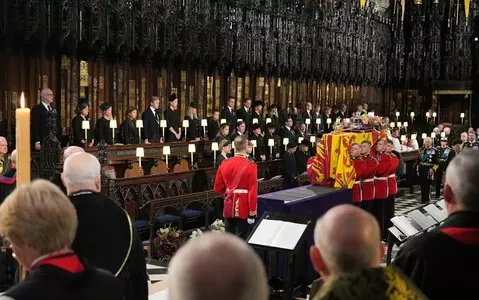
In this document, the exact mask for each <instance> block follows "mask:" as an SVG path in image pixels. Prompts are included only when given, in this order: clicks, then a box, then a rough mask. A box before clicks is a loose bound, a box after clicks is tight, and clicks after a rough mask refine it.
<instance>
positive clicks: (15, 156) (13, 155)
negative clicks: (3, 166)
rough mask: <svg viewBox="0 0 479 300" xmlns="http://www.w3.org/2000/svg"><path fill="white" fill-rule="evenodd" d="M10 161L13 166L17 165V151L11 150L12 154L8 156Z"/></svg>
mask: <svg viewBox="0 0 479 300" xmlns="http://www.w3.org/2000/svg"><path fill="white" fill-rule="evenodd" d="M10 160H11V161H12V163H13V164H15V165H16V164H17V149H15V150H13V151H12V154H10Z"/></svg>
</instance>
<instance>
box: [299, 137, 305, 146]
mask: <svg viewBox="0 0 479 300" xmlns="http://www.w3.org/2000/svg"><path fill="white" fill-rule="evenodd" d="M303 140H304V137H302V136H300V137H299V138H298V144H301V142H302V141H303Z"/></svg>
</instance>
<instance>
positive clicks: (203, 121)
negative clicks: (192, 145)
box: [201, 119, 208, 137]
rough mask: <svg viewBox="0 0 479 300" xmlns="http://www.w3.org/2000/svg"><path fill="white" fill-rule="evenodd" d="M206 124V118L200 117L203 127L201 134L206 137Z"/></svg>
mask: <svg viewBox="0 0 479 300" xmlns="http://www.w3.org/2000/svg"><path fill="white" fill-rule="evenodd" d="M207 126H208V120H206V119H201V127H203V136H204V137H206V127H207Z"/></svg>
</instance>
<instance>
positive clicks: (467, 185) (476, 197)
mask: <svg viewBox="0 0 479 300" xmlns="http://www.w3.org/2000/svg"><path fill="white" fill-rule="evenodd" d="M477 178H479V150H477V149H467V150H466V151H461V152H460V153H459V154H458V155H457V156H456V157H454V159H453V160H452V161H451V162H450V163H449V166H448V167H447V170H446V184H447V185H448V186H449V187H450V188H451V191H452V194H453V197H454V201H456V202H459V203H461V204H462V205H463V206H464V208H465V209H467V210H470V211H476V212H479V185H478V184H477Z"/></svg>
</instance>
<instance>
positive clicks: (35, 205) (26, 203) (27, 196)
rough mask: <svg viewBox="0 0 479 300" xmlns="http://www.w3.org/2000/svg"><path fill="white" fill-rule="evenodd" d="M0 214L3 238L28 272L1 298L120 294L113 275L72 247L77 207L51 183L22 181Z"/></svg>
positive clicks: (114, 297) (116, 297) (116, 298)
mask: <svg viewBox="0 0 479 300" xmlns="http://www.w3.org/2000/svg"><path fill="white" fill-rule="evenodd" d="M0 216H1V217H0V233H1V236H2V238H4V239H5V240H6V241H8V242H9V243H10V244H11V248H12V250H13V252H14V254H15V258H16V260H17V261H18V262H19V263H20V264H21V265H22V266H23V269H24V270H26V271H28V275H27V277H26V278H25V280H23V281H21V282H20V283H19V284H17V285H15V286H14V287H13V288H11V289H9V290H8V291H6V292H5V293H3V294H2V295H1V296H0V299H9V300H23V299H90V300H100V299H102V300H103V299H109V300H120V299H124V298H123V291H122V289H121V285H120V283H119V281H118V280H116V279H115V277H114V276H113V274H111V273H108V272H105V271H104V270H100V269H97V266H94V267H93V266H91V265H89V264H88V262H86V261H84V260H83V259H82V257H81V256H80V255H78V254H77V253H76V252H74V251H72V250H71V248H72V247H71V245H72V242H73V240H74V238H75V232H76V230H77V228H78V223H79V222H78V218H77V212H76V210H75V207H73V205H72V203H71V202H70V201H69V200H68V198H67V196H65V195H64V194H63V193H62V192H61V191H60V190H59V189H58V188H57V187H56V186H54V185H53V184H52V183H50V182H48V181H45V180H36V181H34V182H32V183H29V184H25V185H22V186H21V187H19V188H18V189H16V190H15V191H14V192H13V193H12V194H11V195H10V196H9V197H8V198H7V199H6V200H5V201H4V203H3V204H2V205H1V207H0ZM4 255H5V254H4Z"/></svg>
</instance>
